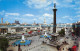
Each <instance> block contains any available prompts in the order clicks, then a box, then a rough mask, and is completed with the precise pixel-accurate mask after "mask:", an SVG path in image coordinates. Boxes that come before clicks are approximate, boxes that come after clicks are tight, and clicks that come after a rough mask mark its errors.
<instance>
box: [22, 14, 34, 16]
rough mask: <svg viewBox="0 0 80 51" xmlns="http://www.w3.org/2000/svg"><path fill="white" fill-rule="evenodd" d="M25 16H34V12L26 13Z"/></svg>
mask: <svg viewBox="0 0 80 51" xmlns="http://www.w3.org/2000/svg"><path fill="white" fill-rule="evenodd" d="M23 16H34V15H33V14H24V15H23Z"/></svg>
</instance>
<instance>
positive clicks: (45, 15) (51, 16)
mask: <svg viewBox="0 0 80 51" xmlns="http://www.w3.org/2000/svg"><path fill="white" fill-rule="evenodd" d="M43 17H49V18H53V15H52V14H48V13H44V14H43Z"/></svg>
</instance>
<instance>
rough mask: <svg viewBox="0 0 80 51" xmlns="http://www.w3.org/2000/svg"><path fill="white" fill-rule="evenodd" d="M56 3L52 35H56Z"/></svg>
mask: <svg viewBox="0 0 80 51" xmlns="http://www.w3.org/2000/svg"><path fill="white" fill-rule="evenodd" d="M56 11H57V9H56V3H54V9H53V12H54V13H53V15H54V16H53V33H56Z"/></svg>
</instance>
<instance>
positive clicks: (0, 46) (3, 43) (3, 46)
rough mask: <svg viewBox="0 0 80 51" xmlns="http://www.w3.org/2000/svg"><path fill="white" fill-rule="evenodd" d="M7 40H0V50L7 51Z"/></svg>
mask: <svg viewBox="0 0 80 51" xmlns="http://www.w3.org/2000/svg"><path fill="white" fill-rule="evenodd" d="M7 47H8V40H7V39H6V38H0V50H1V51H7Z"/></svg>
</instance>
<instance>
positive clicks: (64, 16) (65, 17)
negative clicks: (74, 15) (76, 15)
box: [62, 16, 70, 18]
mask: <svg viewBox="0 0 80 51" xmlns="http://www.w3.org/2000/svg"><path fill="white" fill-rule="evenodd" d="M69 17H70V16H64V17H62V18H69Z"/></svg>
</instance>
